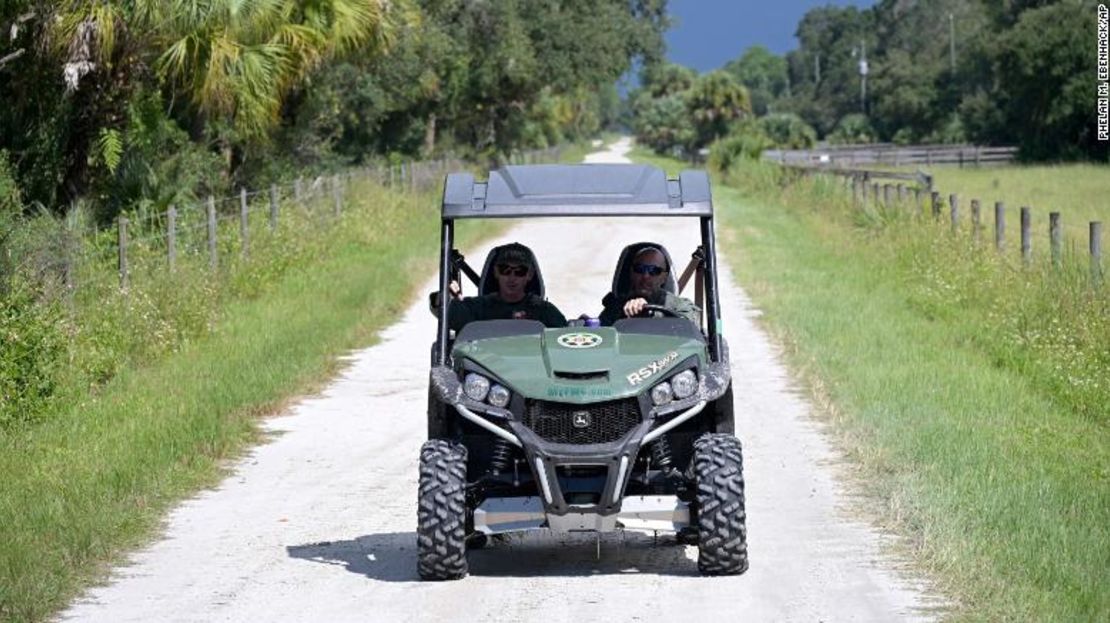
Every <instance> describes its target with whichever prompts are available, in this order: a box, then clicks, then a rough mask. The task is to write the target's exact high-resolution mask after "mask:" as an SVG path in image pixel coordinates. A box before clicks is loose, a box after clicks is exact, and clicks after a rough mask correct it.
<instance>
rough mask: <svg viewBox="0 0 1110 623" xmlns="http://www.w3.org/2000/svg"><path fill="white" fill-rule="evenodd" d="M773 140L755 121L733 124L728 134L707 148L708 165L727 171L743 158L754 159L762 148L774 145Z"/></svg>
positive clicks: (717, 169)
mask: <svg viewBox="0 0 1110 623" xmlns="http://www.w3.org/2000/svg"><path fill="white" fill-rule="evenodd" d="M774 146H775V144H774V141H772V140H771V137H769V136H767V133H766V132H764V131H763V127H762V126H761V125H760V124H759V123H757V122H755V121H745V122H741V123H738V124H735V125H734V126H733V128H732V132H730V133H729V135H728V136H726V137H724V138H722V139H721V140H719V141H717V142H716V143H713V145H712V147H711V148H710V150H709V163H708V164H709V167H710V168H711V169H713V170H715V171H720V172H724V171H728V170H729V169H731V168H732V167H733V166H735V165H736V164H737V163H738V162H740V161H741V160H744V159H749V160H755V159H758V158H759V157H760V156H761V155H762V154H763V150H765V149H770V148H772V147H774Z"/></svg>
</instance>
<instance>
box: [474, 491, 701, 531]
mask: <svg viewBox="0 0 1110 623" xmlns="http://www.w3.org/2000/svg"><path fill="white" fill-rule="evenodd" d="M689 525H690V507H689V505H688V504H687V503H686V502H683V501H681V500H679V499H678V498H677V497H675V496H673V495H642V496H641V495H637V496H630V497H626V498H624V499H623V500H622V501H621V511H620V513H618V514H616V515H610V516H608V517H606V516H602V515H598V514H596V513H586V512H575V511H574V510H573V507H572V510H571V512H569V513H567V514H566V515H562V516H559V515H550V516H549V515H547V514H546V513H544V511H543V500H541V499H540V498H539V497H535V496H533V497H521V498H488V499H486V500H485V501H484V502H482V504H481V506H479V507H478V508H476V509H475V510H474V529H475V530H477V531H479V532H484V533H485V534H502V533H505V532H521V531H524V530H537V529H540V528H550V529H551V530H552V531H553V532H612V531H614V530H637V531H642V532H656V531H658V532H676V531H678V530H681V529H682V528H685V527H687V526H689Z"/></svg>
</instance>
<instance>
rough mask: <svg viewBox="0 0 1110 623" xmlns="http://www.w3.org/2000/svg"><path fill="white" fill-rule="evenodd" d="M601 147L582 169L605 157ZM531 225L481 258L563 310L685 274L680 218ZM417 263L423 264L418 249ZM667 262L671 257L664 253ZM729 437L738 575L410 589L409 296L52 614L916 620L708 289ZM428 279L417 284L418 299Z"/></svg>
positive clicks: (414, 320) (572, 556)
mask: <svg viewBox="0 0 1110 623" xmlns="http://www.w3.org/2000/svg"><path fill="white" fill-rule="evenodd" d="M627 148H628V145H627V143H626V142H621V143H618V144H617V145H616V146H615V147H614V148H613V149H611V150H610V151H608V152H605V153H601V154H595V155H594V157H592V158H591V160H594V161H619V160H620V158H621V157H622V154H623V153H624V151H626V150H627ZM690 221H691V222H689V223H679V222H677V221H675V220H670V221H649V220H644V219H640V220H632V219H626V220H623V221H622V220H604V221H601V220H578V221H567V220H557V221H556V220H551V221H533V222H529V223H526V224H524V225H521V226H519V227H517V228H515V229H513V230H512V231H511V232H510V233H509V234H508V235H507V236H505V237H503V238H501V239H499V240H496V241H491V242H490V244H488V245H485V246H483V247H482V248H477V249H471V250H469V252H467V253H466V254H467V256H468V257H470V258H473V261H474V262H476V263H478V264H479V265H480V263H481V258H484V257H485V254H486V250H487V249H488V248H489V247H490V246H492V245H493V244H502V243H504V242H507V241H510V240H518V241H520V242H523V243H525V244H528V245H530V246H532V248H533V249H534V250H535V251H536V253H537V255H538V257H539V258H540V262H541V265H542V268H543V272H544V275H545V276H546V278H547V282H548V297H549V299H550V300H551V301H553V302H554V303H555V304H556V305H558V306H559V307H560V308H561V309H562V310H563V311H564V313H565V314H566V315H567V316H568V317H569V316H576V315H578V314H579V313H581V312H587V311H588V312H592V313H596V312H598V311H600V299H601V295H602V293H603V292H605V291H606V290H607V289H608V287H609V281H610V279H611V278H612V274H611V271H612V268H613V265H614V264H615V262H616V258H617V255H618V253H619V250H620V248H621V247H623V246H624V245H625V244H627V243H629V242H634V241H638V240H657V241H659V242H662V243H663V244H665V245H666V246H667V247H668V249H670V251H671V254H672V255H673V256H674V257H675V261H676V262H680V263H681V262H684V261H685V259H686V258H688V257H689V253H690V252H691V251H692V250H693V249H694V247H695V246H696V244H697V240H698V232H697V224H696V221H695V220H693V219H691V220H690ZM428 252H429V253H433V252H435V250H433V249H429V250H428ZM680 258H681V259H680ZM720 281H721V301H722V305H723V311H722V316H723V319H724V326H725V336H726V338H727V339H728V341H729V343H730V345H731V353H732V373H733V379H734V386H735V396H736V414H737V433H738V435H739V436H740V438H741V439H742V441H743V442H744V448H745V471H746V480H747V485H748V527H749V537H748V538H749V548H750V556H751V569H750V570H749V571H748V572H747V573H746V574H744V575H742V576H735V577H720V578H703V577H699V576H698V575H697V568H696V564H695V560H696V556H697V551H696V548H694V547H687V546H679V545H675V544H674V541H673V539H671V538H664V537H662V536H661V537H660V538H659V541H658V543H656V542H655V541H654V540H653V539H652V537H650V536H642V535H638V534H633V533H629V534H623V535H622V534H610V535H604V536H603V537H602V538H601V556H600V559H597V558H596V551H595V541H594V539H593V538H592V537H588V536H574V537H559V536H553V535H550V534H546V533H538V534H535V535H530V536H528V537H527V538H514V539H512V540H510V541H508V542H505V543H496V544H494V545H493V546H491V547H489V548H487V549H485V550H482V551H477V552H474V553H472V555H471V575H470V577H468V578H466V579H464V580H461V581H458V582H448V583H423V582H420V581H419V580H418V579H417V576H416V563H415V536H414V533H413V530H414V528H415V525H416V473H417V453H418V449H419V447H420V444H421V443H422V442H423V440H424V432H425V416H424V408H425V398H426V391H427V369H428V348H429V344H430V343H431V341H432V339H433V335H434V330H435V323H434V320H433V318H432V316H431V314H429V313H428V311H427V307H426V303H425V302H424V299H423V298H422V297H421V300H418V301H416V302H414V304H413V305H412V307H411V308H410V309H409V310H408V311H407V312H406V313H405V315H404V316H403V317H401V318H398V319H397V323H396V324H394V325H393V326H392V327H390V328H389V329H387V330H386V331H385V332H384V334H383V335H382V341H381V343H380V344H378V345H377V346H374V347H372V348H368V349H365V350H362V351H359V352H356V353H354V354H352V355H351V356H350V366H349V367H348V368H347V369H346V370H345V371H344V372H343V373H342V374H341V375H340V376H339V377H338V378H336V379H335V380H334V382H332V383H331V384H330V386H328V387H327V389H325V390H324V391H323V392H322V393H321V394H320V395H319V396H315V397H312V398H307V399H305V400H303V401H301V402H300V403H299V404H297V405H296V406H294V407H293V408H291V409H290V410H289V412H288V413H286V414H284V415H281V416H279V417H275V418H272V419H270V420H268V421H267V422H266V424H265V426H266V428H267V429H269V430H272V431H273V432H274V433H276V434H275V436H274V439H273V441H271V442H270V443H267V444H265V445H263V446H261V447H259V448H257V449H255V450H254V451H253V452H252V453H251V454H250V455H249V456H248V457H247V458H246V459H244V460H243V461H241V462H240V463H239V464H238V465H236V466H235V467H234V470H233V473H232V475H230V476H229V477H228V478H227V479H226V480H225V481H224V482H223V483H222V484H221V485H220V486H219V487H218V488H217V489H216V490H213V491H207V492H204V493H202V494H201V495H199V496H197V497H196V498H195V499H192V500H190V501H187V502H185V503H184V504H182V505H181V506H180V507H179V508H178V509H176V510H175V511H174V512H173V513H172V514H171V515H170V516H169V517H168V518H167V525H166V530H165V534H164V535H163V537H162V538H161V539H160V540H159V541H157V542H156V543H154V544H152V545H151V546H150V547H148V548H147V549H145V550H143V551H140V552H137V553H135V554H134V555H133V556H132V562H133V564H132V565H130V566H127V567H124V568H120V569H118V570H117V571H116V572H115V573H114V574H113V579H112V581H111V583H110V584H109V585H108V586H105V587H101V588H97V589H95V590H92V591H90V592H88V593H87V594H86V595H85V596H83V597H82V598H81V599H80V600H79V601H78V602H77V603H76V604H75V605H74V606H73V607H72V608H70V609H69V610H68V611H66V612H64V613H63V614H62V616H61V618H62V619H63V620H75V621H77V620H80V621H111V622H113V623H119V622H122V621H144V622H145V621H152V620H158V621H171V620H172V621H313V620H319V621H325V620H326V621H391V622H392V621H439V620H465V621H539V620H543V621H582V620H598V621H602V620H604V621H689V620H695V621H696V620H706V621H708V620H729V621H736V620H744V621H892V620H907V619H910V620H916V619H922V618H930V612H929V610H928V609H927V608H928V606H929V600H928V599H927V598H926V597H925V596H924V593H923V592H922V590H921V587H920V586H917V585H915V584H914V583H913V582H911V581H909V580H907V579H905V578H902V577H900V576H899V574H898V573H897V572H895V571H894V570H893V569H894V568H895V567H896V566H897V563H896V562H894V561H890V560H888V559H886V558H885V557H884V555H883V554H882V553H881V547H880V543H881V541H882V538H883V537H882V536H880V535H878V534H876V533H875V532H874V531H873V530H872V529H870V528H869V527H868V526H866V525H864V524H862V523H860V522H859V521H857V520H853V519H852V518H851V517H852V512H851V509H850V504H851V500H850V499H849V498H848V497H847V496H846V495H845V493H844V491H843V489H842V487H841V485H839V484H838V482H837V480H836V472H837V467H836V461H837V458H836V456H835V454H834V453H833V452H832V451H831V450H830V447H829V444H828V442H827V441H826V440H825V439H824V438H823V436H822V433H821V432H820V430H819V427H818V426H817V425H816V424H814V423H813V422H812V421H811V419H810V417H809V412H808V407H807V405H806V404H805V402H804V401H803V400H802V399H801V398H800V397H799V396H798V395H797V394H796V393H795V392H794V391H793V390H792V389H791V384H790V381H789V378H788V376H787V373H786V371H785V369H784V368H783V366H782V364H781V363H780V362H779V358H778V355H777V353H776V351H775V349H774V348H773V347H772V346H771V345H770V343H769V342H768V340H767V337H766V336H765V335H764V334H763V333H762V332H761V330H760V329H759V328H758V327H757V326H756V325H755V324H754V323H753V317H755V316H757V315H758V312H757V311H756V310H754V309H752V307H751V305H750V303H749V301H748V298H747V296H746V295H745V294H744V293H743V292H742V291H741V290H740V289H739V288H737V287H736V286H735V285H734V284H733V282H732V278H731V275H730V273H729V272H728V267H727V266H725V267H724V272H723V274H722V275H721V280H720ZM431 283H432V282H431V280H429V284H428V286H427V289H428V290H430V289H431V288H432V285H431Z"/></svg>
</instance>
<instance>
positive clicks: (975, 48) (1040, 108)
mask: <svg viewBox="0 0 1110 623" xmlns="http://www.w3.org/2000/svg"><path fill="white" fill-rule="evenodd" d="M1097 4H1098V3H1097V2H1095V0H1055V1H1053V0H1009V1H1007V2H998V1H996V0H972V1H967V0H918V1H916V2H907V1H906V0H881V1H880V2H878V3H876V4H875V5H874V6H873V7H870V8H865V9H861V8H858V7H852V6H848V7H836V6H825V7H819V8H815V9H812V10H810V11H808V12H807V13H806V14H805V15H804V16H803V17H802V19H801V20H800V22H799V23H798V27H797V32H796V36H797V39H798V47H797V48H796V49H795V50H792V51H790V52H788V53H786V54H785V55H781V56H780V55H776V54H774V53H772V52H770V51H769V50H768V49H767V48H765V47H762V46H753V47H751V48H748V49H747V50H746V51H745V52H744V53H743V54H742V55H741V56H740V57H738V58H736V59H734V60H732V61H730V62H728V63H727V64H725V66H724V67H722V68H720V69H718V70H716V71H714V72H710V73H707V74H705V75H703V76H697V75H696V73H695V72H693V71H692V70H689V69H687V68H683V67H678V66H673V65H671V66H667V65H663V66H654V67H646V68H645V70H644V72H643V74H642V80H641V83H642V84H641V87H640V88H639V89H638V90H637V91H636V92H634V93H633V94H632V96H631V97H630V98H629V108H628V114H629V117H628V120H629V123H630V125H631V126H632V127H633V129H634V130H635V132H636V134H637V136H638V137H639V138H640V139H641V141H642V142H645V143H647V144H649V145H651V146H652V147H654V148H655V149H656V150H657V151H660V152H666V151H677V152H685V153H692V152H693V151H696V150H698V149H701V148H703V147H705V146H707V145H708V144H709V143H711V142H713V141H715V140H717V139H724V141H723V142H722V148H723V149H724V150H725V151H726V152H727V153H726V155H725V157H726V159H727V158H728V157H731V156H735V155H736V154H740V153H743V154H747V155H754V154H758V153H759V152H760V151H761V150H762V149H766V148H768V147H772V146H781V147H788V148H791V147H794V148H796V147H807V146H810V145H813V144H814V143H815V142H816V141H817V140H827V141H829V142H831V143H862V142H894V143H902V144H911V143H961V142H973V143H978V144H983V145H1017V146H1018V147H1019V148H1020V156H1021V157H1022V158H1023V159H1026V160H1041V161H1043V160H1076V159H1091V160H1102V161H1105V160H1106V159H1107V145H1106V143H1099V142H1098V141H1097V140H1096V127H1095V124H1096V103H1097V93H1096V88H1097V82H1096V79H1095V76H1096V59H1097V49H1096V32H1095V29H1096V16H1097ZM863 64H865V67H866V76H863V75H861V73H862V72H861V69H862V67H861V65H863ZM710 82H711V83H712V84H713V85H714V86H713V87H712V89H711V90H712V93H713V95H712V96H711V97H709V98H708V99H707V98H706V92H705V89H706V88H707V87H708V84H709V83H710ZM699 117H700V118H702V119H713V123H711V124H705V123H699V121H698V119H699Z"/></svg>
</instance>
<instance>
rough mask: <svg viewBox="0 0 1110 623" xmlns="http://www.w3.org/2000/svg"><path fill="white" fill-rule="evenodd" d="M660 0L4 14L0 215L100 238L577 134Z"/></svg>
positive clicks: (645, 53) (117, 7)
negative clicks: (306, 182)
mask: <svg viewBox="0 0 1110 623" xmlns="http://www.w3.org/2000/svg"><path fill="white" fill-rule="evenodd" d="M665 25H666V7H665V0H563V1H561V2H550V1H547V0H483V1H481V2H472V1H467V0H210V1H207V2H197V1H195V0H121V1H107V0H54V1H45V0H9V1H7V2H5V3H4V4H3V5H2V7H0V33H2V36H0V83H2V84H3V85H4V86H3V88H2V90H0V212H7V213H9V214H11V213H13V212H17V211H19V210H28V209H32V208H31V207H29V206H35V205H38V206H42V207H43V208H45V209H46V210H52V211H55V212H59V211H62V210H65V209H66V206H67V205H69V204H70V203H71V202H73V201H75V200H84V201H86V202H87V203H88V205H90V207H91V208H92V209H93V211H94V212H95V213H96V215H97V217H98V218H99V219H100V220H101V221H102V222H105V221H107V220H110V219H111V218H113V217H114V216H115V215H116V214H118V213H119V212H121V211H124V210H128V209H132V208H134V207H136V206H141V205H149V206H151V207H155V208H165V207H166V206H168V205H169V204H171V203H175V202H181V201H184V200H188V199H192V198H195V197H196V196H200V195H203V194H208V193H214V194H220V193H223V192H227V191H229V190H231V189H232V188H234V187H236V186H239V185H247V184H250V185H261V184H264V183H267V182H269V181H271V180H274V179H277V178H280V177H283V176H288V175H292V174H293V172H301V171H304V170H313V169H315V170H326V169H334V168H337V167H340V166H345V165H352V164H360V163H364V162H366V161H368V160H372V159H378V158H393V159H398V158H415V157H435V156H440V155H453V156H463V157H469V158H483V159H497V158H498V157H502V156H503V155H504V154H506V153H509V152H511V151H513V150H517V149H524V148H536V147H545V146H548V145H551V144H554V143H558V142H562V141H565V140H575V139H578V138H581V137H585V136H590V135H593V134H594V133H596V132H597V130H598V128H599V127H601V126H602V125H604V124H606V123H608V122H610V121H611V120H613V119H615V118H616V117H617V115H618V114H619V98H618V96H617V93H616V89H615V86H614V85H615V82H616V80H617V78H618V77H619V76H621V75H622V74H624V73H625V72H626V71H627V70H628V68H629V67H630V66H631V64H632V62H633V61H634V60H635V59H642V60H643V61H644V62H647V63H649V64H650V63H653V62H655V61H656V60H657V59H659V58H660V57H661V55H662V49H663V44H662V32H663V29H664V28H665Z"/></svg>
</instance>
